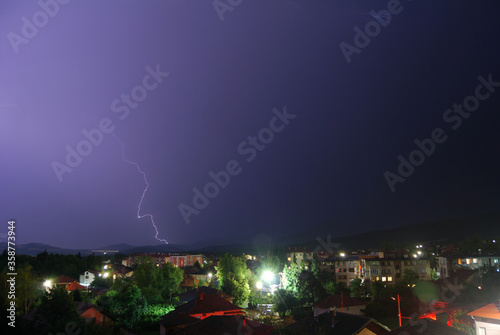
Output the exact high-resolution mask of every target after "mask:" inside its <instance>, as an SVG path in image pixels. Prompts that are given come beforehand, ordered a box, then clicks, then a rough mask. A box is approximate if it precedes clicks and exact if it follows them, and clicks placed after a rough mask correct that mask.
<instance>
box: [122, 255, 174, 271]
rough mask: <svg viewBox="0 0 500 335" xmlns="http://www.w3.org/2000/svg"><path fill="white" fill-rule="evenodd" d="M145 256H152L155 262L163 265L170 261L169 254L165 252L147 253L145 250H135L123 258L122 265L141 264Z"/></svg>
mask: <svg viewBox="0 0 500 335" xmlns="http://www.w3.org/2000/svg"><path fill="white" fill-rule="evenodd" d="M144 257H151V258H152V259H153V262H154V263H155V264H156V265H158V266H161V265H163V264H165V263H168V262H169V255H168V254H164V253H145V252H134V253H133V254H130V255H129V256H128V257H127V258H125V259H123V260H122V265H124V266H126V267H129V268H131V267H134V266H136V265H137V264H141V262H142V260H143V259H144Z"/></svg>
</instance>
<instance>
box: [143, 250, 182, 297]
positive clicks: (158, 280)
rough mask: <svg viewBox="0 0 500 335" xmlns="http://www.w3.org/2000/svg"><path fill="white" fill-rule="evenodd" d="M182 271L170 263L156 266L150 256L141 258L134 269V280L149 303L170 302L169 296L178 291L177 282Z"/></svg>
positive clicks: (180, 279) (179, 280)
mask: <svg viewBox="0 0 500 335" xmlns="http://www.w3.org/2000/svg"><path fill="white" fill-rule="evenodd" d="M183 276H184V273H183V271H182V270H181V269H180V268H177V267H175V266H174V265H172V264H171V263H166V264H163V266H162V267H158V266H156V264H155V262H154V261H153V259H152V258H151V257H145V258H144V259H142V261H141V264H139V265H137V266H136V267H135V269H134V282H135V283H136V284H137V287H138V288H140V289H141V291H142V294H143V295H144V297H145V298H146V300H147V301H148V303H150V304H163V303H166V302H169V303H170V302H171V297H172V296H175V295H176V294H177V293H179V292H180V288H179V284H180V283H181V282H182V280H183Z"/></svg>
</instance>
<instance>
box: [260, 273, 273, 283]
mask: <svg viewBox="0 0 500 335" xmlns="http://www.w3.org/2000/svg"><path fill="white" fill-rule="evenodd" d="M273 277H274V275H273V273H272V272H271V271H264V273H263V274H262V279H263V280H264V281H266V282H267V283H268V284H269V282H270V281H271V280H273Z"/></svg>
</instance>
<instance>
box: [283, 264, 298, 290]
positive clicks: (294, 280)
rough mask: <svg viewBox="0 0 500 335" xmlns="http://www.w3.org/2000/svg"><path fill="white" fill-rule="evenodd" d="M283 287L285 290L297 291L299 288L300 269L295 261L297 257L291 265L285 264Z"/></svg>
mask: <svg viewBox="0 0 500 335" xmlns="http://www.w3.org/2000/svg"><path fill="white" fill-rule="evenodd" d="M281 287H282V288H283V289H284V290H287V291H290V292H295V293H296V292H298V290H299V270H298V268H297V263H296V262H295V257H294V260H293V261H292V263H291V264H290V266H287V265H286V264H285V267H284V268H283V277H282V281H281Z"/></svg>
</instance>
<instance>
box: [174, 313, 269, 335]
mask: <svg viewBox="0 0 500 335" xmlns="http://www.w3.org/2000/svg"><path fill="white" fill-rule="evenodd" d="M273 329H274V328H273V327H272V326H269V325H266V324H263V323H260V322H257V321H253V320H249V319H247V318H246V317H245V316H242V315H231V316H211V317H208V318H206V319H203V320H199V319H194V320H193V322H190V324H189V325H187V326H185V327H182V328H180V329H178V330H177V331H174V332H172V334H176V335H177V334H178V335H181V334H182V335H184V334H186V335H187V334H252V335H269V334H270V333H271V331H272V330H273Z"/></svg>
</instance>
